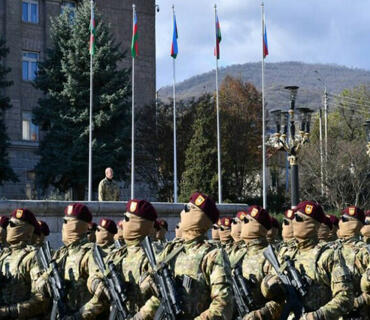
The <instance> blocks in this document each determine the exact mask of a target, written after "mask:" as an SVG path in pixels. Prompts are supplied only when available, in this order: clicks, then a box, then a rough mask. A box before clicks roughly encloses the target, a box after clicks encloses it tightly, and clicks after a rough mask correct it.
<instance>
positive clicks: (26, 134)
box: [22, 112, 39, 141]
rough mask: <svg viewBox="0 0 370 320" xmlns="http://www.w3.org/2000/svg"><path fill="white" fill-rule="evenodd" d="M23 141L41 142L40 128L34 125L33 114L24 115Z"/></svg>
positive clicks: (25, 113)
mask: <svg viewBox="0 0 370 320" xmlns="http://www.w3.org/2000/svg"><path fill="white" fill-rule="evenodd" d="M22 139H23V140H27V141H39V127H38V126H36V125H35V124H33V123H32V113H31V112H23V113H22Z"/></svg>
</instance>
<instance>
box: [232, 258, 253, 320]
mask: <svg viewBox="0 0 370 320" xmlns="http://www.w3.org/2000/svg"><path fill="white" fill-rule="evenodd" d="M231 279H232V285H233V293H234V298H235V306H236V309H237V311H238V314H239V316H238V317H237V320H242V319H243V317H244V316H245V315H246V314H248V313H249V312H251V309H252V307H253V298H252V294H251V292H250V290H249V288H248V283H247V280H246V279H245V278H244V277H243V272H242V268H241V266H240V264H238V265H237V266H236V267H235V268H234V269H233V276H232V277H231Z"/></svg>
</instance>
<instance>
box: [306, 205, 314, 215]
mask: <svg viewBox="0 0 370 320" xmlns="http://www.w3.org/2000/svg"><path fill="white" fill-rule="evenodd" d="M312 210H313V206H312V205H310V204H306V207H305V208H304V212H305V214H308V215H310V214H311V213H312Z"/></svg>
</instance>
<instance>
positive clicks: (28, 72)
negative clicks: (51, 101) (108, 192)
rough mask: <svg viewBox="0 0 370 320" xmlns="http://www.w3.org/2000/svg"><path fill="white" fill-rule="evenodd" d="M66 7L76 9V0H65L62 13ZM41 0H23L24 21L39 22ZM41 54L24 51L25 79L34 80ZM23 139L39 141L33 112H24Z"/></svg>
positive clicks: (23, 71) (23, 73)
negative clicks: (33, 120)
mask: <svg viewBox="0 0 370 320" xmlns="http://www.w3.org/2000/svg"><path fill="white" fill-rule="evenodd" d="M66 8H70V9H72V10H73V9H75V8H76V3H75V2H74V1H63V3H62V6H61V13H62V14H63V12H64V10H65V9H66ZM39 12H40V9H39V1H38V0H23V1H22V21H23V22H28V23H35V24H37V23H39ZM38 60H39V54H38V53H37V52H31V51H24V52H23V54H22V79H23V80H25V81H33V80H34V79H35V77H36V73H37V62H38ZM22 140H26V141H35V142H36V141H38V140H39V128H38V126H36V125H35V124H33V122H32V112H22Z"/></svg>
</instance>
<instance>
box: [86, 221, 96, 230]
mask: <svg viewBox="0 0 370 320" xmlns="http://www.w3.org/2000/svg"><path fill="white" fill-rule="evenodd" d="M97 229H98V225H97V224H96V223H95V222H89V228H88V230H89V231H96V230H97Z"/></svg>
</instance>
